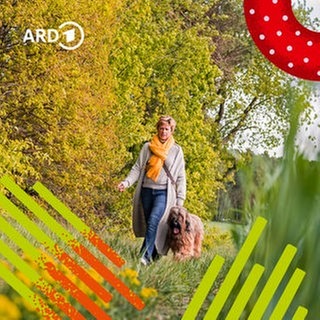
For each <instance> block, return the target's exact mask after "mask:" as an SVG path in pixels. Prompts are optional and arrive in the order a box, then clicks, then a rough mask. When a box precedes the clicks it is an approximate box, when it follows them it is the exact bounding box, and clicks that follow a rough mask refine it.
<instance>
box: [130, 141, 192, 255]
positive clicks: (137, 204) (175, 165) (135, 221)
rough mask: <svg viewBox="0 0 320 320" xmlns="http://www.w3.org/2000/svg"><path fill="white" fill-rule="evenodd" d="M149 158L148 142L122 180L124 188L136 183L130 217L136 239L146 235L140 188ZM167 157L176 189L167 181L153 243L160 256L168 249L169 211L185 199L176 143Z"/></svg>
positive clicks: (180, 149)
mask: <svg viewBox="0 0 320 320" xmlns="http://www.w3.org/2000/svg"><path fill="white" fill-rule="evenodd" d="M150 156H151V151H150V148H149V142H147V143H145V144H144V145H143V147H142V149H141V151H140V154H139V157H138V159H137V161H136V163H135V164H134V165H133V167H132V169H131V171H130V173H129V174H128V176H127V177H126V179H125V180H124V183H125V186H126V187H130V186H132V185H133V184H134V183H135V182H138V183H137V187H136V190H135V193H134V197H133V215H132V225H133V231H134V234H135V236H136V237H144V236H145V234H146V221H145V217H144V213H143V207H142V202H141V187H142V182H143V179H144V175H145V168H146V164H147V161H148V160H149V158H150ZM169 156H170V157H173V159H174V160H173V162H172V164H171V166H170V167H169V168H168V169H169V171H170V172H171V175H172V176H173V178H174V181H176V187H175V186H173V185H172V183H171V181H170V179H168V182H167V206H166V209H165V212H164V214H163V217H162V219H161V221H160V222H159V225H158V230H157V235H156V241H155V245H156V248H157V251H158V253H159V254H161V255H166V254H167V252H168V247H167V245H166V236H167V232H168V226H167V223H166V221H167V217H168V214H169V210H170V208H171V207H172V206H174V205H181V206H182V205H183V202H184V200H185V198H186V174H185V163H184V155H183V151H182V148H181V147H180V146H179V145H178V144H177V143H175V144H174V145H173V146H172V147H171V149H170V150H169V155H168V157H169Z"/></svg>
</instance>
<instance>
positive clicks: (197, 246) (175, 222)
mask: <svg viewBox="0 0 320 320" xmlns="http://www.w3.org/2000/svg"><path fill="white" fill-rule="evenodd" d="M167 223H168V225H169V231H168V234H167V241H168V242H167V243H168V246H169V248H170V249H171V250H172V252H173V254H174V258H175V260H178V261H182V260H186V259H190V258H193V257H194V258H199V257H200V255H201V243H202V240H203V224H202V222H201V220H200V218H199V217H197V216H196V215H194V214H191V213H189V212H188V211H187V210H186V209H185V208H183V207H178V206H177V207H172V208H171V209H170V212H169V217H168V220H167Z"/></svg>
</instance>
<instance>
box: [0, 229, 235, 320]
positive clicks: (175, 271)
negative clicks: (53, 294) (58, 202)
mask: <svg viewBox="0 0 320 320" xmlns="http://www.w3.org/2000/svg"><path fill="white" fill-rule="evenodd" d="M42 227H43V226H42ZM16 228H19V226H16ZM205 229H206V237H205V239H204V242H203V254H202V256H201V258H200V259H197V260H190V261H186V262H179V263H178V262H175V261H174V260H173V257H172V254H170V253H169V255H168V256H165V257H162V258H161V259H160V260H158V261H157V262H155V263H153V264H152V265H150V266H147V267H146V266H143V265H141V264H140V262H139V258H140V256H139V250H140V246H141V243H142V240H141V239H134V238H133V236H132V234H131V233H127V234H121V236H117V234H115V233H113V234H104V236H103V238H104V239H105V241H106V243H108V244H109V245H110V246H111V247H112V248H113V249H114V250H115V251H116V252H117V253H118V254H119V255H121V256H122V257H123V258H124V259H125V260H126V263H125V265H124V266H123V267H122V268H121V269H118V268H116V267H112V265H111V263H110V262H108V261H106V259H103V258H102V257H101V254H99V252H98V251H97V250H96V249H95V248H92V250H91V251H93V252H94V254H95V255H96V256H98V257H99V258H100V259H102V260H104V263H105V264H107V265H108V267H109V268H110V269H111V270H112V272H113V273H114V274H116V275H117V276H118V277H120V278H121V279H122V280H123V281H124V282H125V283H126V284H127V285H128V286H129V287H130V288H131V289H132V290H133V291H134V292H135V293H136V294H138V295H140V296H141V297H142V298H143V300H144V301H145V303H146V307H145V308H144V309H143V310H142V311H138V310H136V309H135V308H134V307H132V306H131V305H130V304H129V303H128V302H127V301H126V300H125V299H124V298H123V297H122V296H121V295H120V294H119V293H118V292H116V291H115V290H114V289H113V288H112V287H111V286H110V285H109V284H108V283H106V282H105V281H102V282H101V280H99V282H100V283H102V284H103V286H104V287H105V288H106V289H107V290H108V291H110V292H111V293H112V294H113V299H112V301H111V302H110V305H108V306H103V308H105V310H106V312H107V314H109V315H110V316H111V317H112V319H116V320H117V319H119V320H125V319H130V320H131V319H156V320H162V319H181V317H182V315H183V313H184V312H185V310H186V308H187V306H188V304H189V302H190V300H191V298H192V296H193V294H194V292H195V290H196V288H197V286H198V284H199V283H200V281H201V279H202V277H203V275H204V273H205V272H206V270H207V268H208V266H209V264H210V263H211V261H212V259H213V257H214V256H215V255H216V254H219V255H221V256H223V257H224V258H225V259H226V263H225V267H224V269H223V270H222V272H221V274H220V275H219V278H218V279H217V280H216V282H215V283H214V285H213V287H212V290H211V292H210V294H209V297H208V299H209V300H208V301H206V302H205V304H204V306H203V310H202V311H201V312H200V313H199V317H200V319H201V317H202V315H203V313H204V311H205V310H206V309H207V307H208V304H209V303H210V300H212V298H213V295H214V293H215V292H216V291H217V289H218V287H219V285H220V283H221V282H222V280H223V277H224V274H225V272H226V271H227V269H228V265H229V264H230V263H231V261H232V259H233V257H234V256H235V254H236V249H235V246H234V244H233V240H232V237H231V232H230V229H229V227H227V228H226V227H225V226H224V225H217V224H215V223H210V224H206V226H205ZM47 232H49V231H47ZM50 236H51V237H53V235H50ZM4 240H6V241H7V239H4ZM30 240H31V242H33V241H32V239H30ZM61 246H62V244H61ZM13 247H14V246H13ZM66 250H67V249H66ZM68 253H69V254H70V255H73V254H72V252H71V251H69V252H68ZM75 258H76V257H75ZM0 260H3V259H1V256H0ZM84 267H85V268H86V269H87V270H90V267H89V266H88V265H86V264H85V263H84ZM11 270H12V271H14V272H15V270H14V268H13V267H11ZM67 276H68V277H69V278H70V279H73V281H74V282H75V283H77V279H76V277H75V275H72V274H70V273H67ZM95 277H97V279H99V277H98V276H95ZM53 286H56V284H54V283H53ZM84 290H87V289H84ZM85 292H86V293H87V294H88V295H90V296H91V297H92V299H93V300H94V301H98V299H99V298H98V297H96V296H95V295H94V294H92V292H90V293H89V291H85ZM1 293H2V294H5V295H6V296H7V297H9V298H10V299H11V301H12V302H13V303H15V304H16V305H17V306H18V307H19V309H20V312H21V314H22V318H16V319H29V318H30V319H38V317H37V316H36V314H35V313H34V312H33V311H29V310H28V308H27V307H26V305H25V303H24V302H23V301H22V300H21V299H19V296H18V295H17V294H16V293H15V292H14V291H13V290H12V289H10V287H8V286H7V285H5V283H4V282H2V283H0V297H1ZM68 299H70V301H72V304H73V305H74V306H75V307H76V308H77V309H78V310H79V311H81V312H82V313H83V315H84V316H85V318H86V319H88V320H89V319H94V318H93V317H92V315H91V314H90V313H89V312H88V311H86V310H84V309H83V307H81V306H80V304H78V303H77V301H75V300H74V299H73V298H72V297H70V296H69V297H68ZM12 308H13V307H12ZM0 315H1V307H0Z"/></svg>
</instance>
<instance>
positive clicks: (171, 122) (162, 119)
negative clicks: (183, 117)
mask: <svg viewBox="0 0 320 320" xmlns="http://www.w3.org/2000/svg"><path fill="white" fill-rule="evenodd" d="M162 124H168V125H169V126H170V128H171V131H172V132H173V131H174V129H175V128H176V125H177V123H176V121H175V120H174V119H173V118H172V117H170V116H161V117H160V118H159V120H158V122H157V130H158V129H159V127H160V126H161V125H162Z"/></svg>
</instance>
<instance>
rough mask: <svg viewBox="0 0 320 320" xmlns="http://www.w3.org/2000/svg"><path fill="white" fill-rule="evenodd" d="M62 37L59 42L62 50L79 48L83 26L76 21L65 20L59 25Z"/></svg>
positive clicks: (82, 37)
mask: <svg viewBox="0 0 320 320" xmlns="http://www.w3.org/2000/svg"><path fill="white" fill-rule="evenodd" d="M59 30H60V32H61V33H62V37H61V39H63V40H61V39H60V40H61V41H60V43H59V45H60V47H61V48H62V49H64V50H75V49H77V48H79V47H80V46H81V45H82V43H83V41H84V31H83V28H82V27H81V26H80V25H79V24H78V23H76V22H73V21H67V22H64V23H62V24H61V25H60V26H59Z"/></svg>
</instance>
